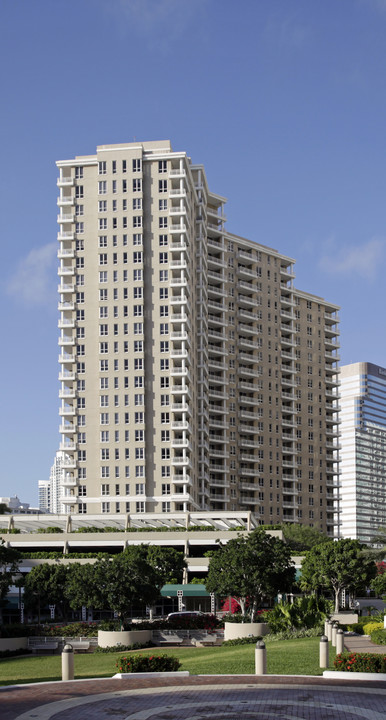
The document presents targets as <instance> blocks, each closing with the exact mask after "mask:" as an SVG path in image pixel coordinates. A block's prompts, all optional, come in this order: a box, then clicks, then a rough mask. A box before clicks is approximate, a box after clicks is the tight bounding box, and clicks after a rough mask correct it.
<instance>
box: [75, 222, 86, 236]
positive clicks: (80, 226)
mask: <svg viewBox="0 0 386 720" xmlns="http://www.w3.org/2000/svg"><path fill="white" fill-rule="evenodd" d="M75 232H76V233H77V234H78V235H81V234H82V233H84V223H83V222H77V223H76V225H75Z"/></svg>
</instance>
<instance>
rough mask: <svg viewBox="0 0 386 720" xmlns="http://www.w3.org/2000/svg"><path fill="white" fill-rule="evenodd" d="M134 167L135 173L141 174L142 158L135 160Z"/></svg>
mask: <svg viewBox="0 0 386 720" xmlns="http://www.w3.org/2000/svg"><path fill="white" fill-rule="evenodd" d="M132 167H133V172H141V158H134V160H133V166H132Z"/></svg>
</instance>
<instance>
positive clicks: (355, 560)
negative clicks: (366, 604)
mask: <svg viewBox="0 0 386 720" xmlns="http://www.w3.org/2000/svg"><path fill="white" fill-rule="evenodd" d="M364 550H365V547H364V546H363V545H361V543H360V542H359V541H358V540H350V539H348V538H345V539H343V540H338V541H337V542H329V543H323V544H321V545H316V546H315V547H314V548H312V549H311V550H309V552H308V553H307V555H306V557H305V559H304V560H303V563H302V574H301V578H300V586H301V588H302V590H312V591H318V590H319V591H332V592H333V594H334V597H335V612H338V610H339V594H340V593H341V592H342V590H344V589H346V590H348V591H351V592H355V591H356V589H357V588H358V587H360V586H363V585H369V584H370V582H371V580H372V579H373V578H374V577H375V575H376V566H375V563H374V560H373V559H371V558H369V557H368V556H366V554H365V552H364Z"/></svg>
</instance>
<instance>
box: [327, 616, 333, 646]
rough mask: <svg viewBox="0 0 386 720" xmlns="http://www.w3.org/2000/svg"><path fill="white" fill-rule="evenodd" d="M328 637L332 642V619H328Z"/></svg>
mask: <svg viewBox="0 0 386 720" xmlns="http://www.w3.org/2000/svg"><path fill="white" fill-rule="evenodd" d="M326 634H327V639H328V642H331V634H332V620H327V633H326Z"/></svg>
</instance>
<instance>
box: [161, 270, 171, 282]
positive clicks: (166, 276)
mask: <svg viewBox="0 0 386 720" xmlns="http://www.w3.org/2000/svg"><path fill="white" fill-rule="evenodd" d="M168 279H169V273H168V271H167V270H160V271H159V281H160V282H167V281H168Z"/></svg>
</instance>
